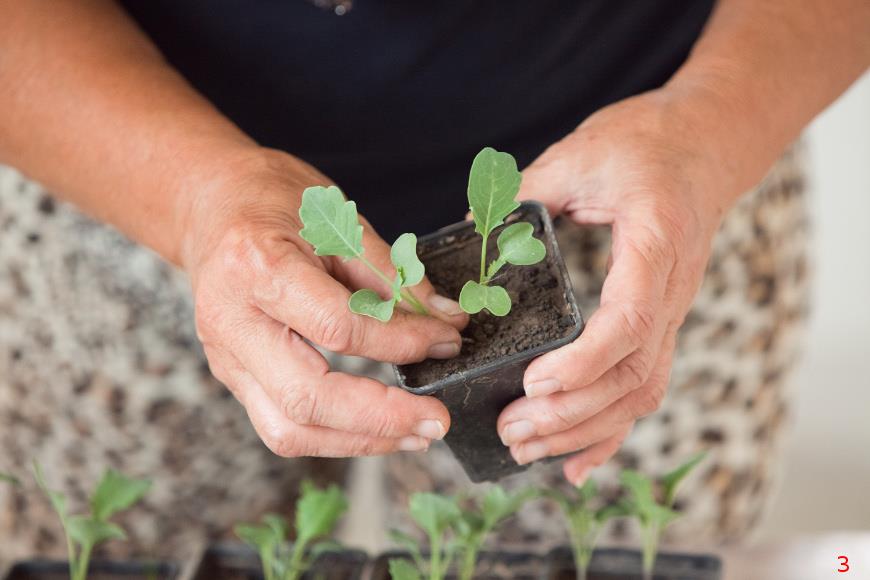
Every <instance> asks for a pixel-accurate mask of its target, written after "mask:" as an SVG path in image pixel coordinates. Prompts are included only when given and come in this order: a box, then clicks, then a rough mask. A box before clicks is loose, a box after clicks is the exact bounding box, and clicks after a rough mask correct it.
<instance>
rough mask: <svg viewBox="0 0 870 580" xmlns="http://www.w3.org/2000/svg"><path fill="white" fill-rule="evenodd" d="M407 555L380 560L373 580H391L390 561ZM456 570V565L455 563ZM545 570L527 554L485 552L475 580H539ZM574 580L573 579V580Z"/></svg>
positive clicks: (451, 578)
mask: <svg viewBox="0 0 870 580" xmlns="http://www.w3.org/2000/svg"><path fill="white" fill-rule="evenodd" d="M391 557H393V558H395V557H400V558H404V559H410V558H409V557H408V556H407V555H405V554H401V553H396V554H387V555H386V556H385V557H383V558H378V559H377V560H376V561H375V564H374V566H373V569H372V575H371V580H389V578H390V574H389V572H388V566H389V559H390V558H391ZM454 568H455V563H454ZM544 570H545V565H544V561H543V558H541V557H538V556H534V555H531V554H525V553H499V552H484V553H482V554H481V555H480V557H479V558H478V561H477V567H476V568H475V569H474V578H475V580H539V579H540V578H542V576H543V573H544ZM456 578H457V575H456V570H455V569H452V570H451V571H450V572H448V573H447V575H446V577H445V580H456ZM572 580H573V579H572Z"/></svg>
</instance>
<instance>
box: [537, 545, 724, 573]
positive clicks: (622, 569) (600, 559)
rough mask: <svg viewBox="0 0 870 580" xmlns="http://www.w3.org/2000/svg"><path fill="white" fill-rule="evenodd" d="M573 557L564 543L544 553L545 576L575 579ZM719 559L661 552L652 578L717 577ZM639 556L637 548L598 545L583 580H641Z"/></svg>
mask: <svg viewBox="0 0 870 580" xmlns="http://www.w3.org/2000/svg"><path fill="white" fill-rule="evenodd" d="M576 574H577V572H576V568H575V567H574V557H573V555H572V554H571V550H570V549H569V548H566V547H562V548H556V549H554V550H553V551H551V552H550V553H549V555H548V556H547V576H546V578H547V580H574V579H575V578H576ZM721 577H722V561H721V560H720V559H719V558H718V557H717V556H714V555H712V554H675V553H668V552H662V553H660V554H659V555H658V557H657V558H656V566H655V571H654V575H653V580H720V578H721ZM641 578H643V574H642V558H641V553H640V552H639V551H637V550H625V549H622V548H599V549H597V550H595V552H593V554H592V561H591V562H590V563H589V570H588V573H587V576H586V580H641Z"/></svg>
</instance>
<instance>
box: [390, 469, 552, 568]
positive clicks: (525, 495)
mask: <svg viewBox="0 0 870 580" xmlns="http://www.w3.org/2000/svg"><path fill="white" fill-rule="evenodd" d="M534 495H536V494H535V492H534V491H531V490H524V491H520V492H516V493H513V494H509V493H507V492H505V491H504V489H503V488H501V487H500V486H497V485H496V486H493V487H491V488H490V489H489V491H488V492H487V493H486V494H485V495H484V496H483V498H482V499H481V500H479V501H477V502H473V504H474V505H473V506H468V507H466V506H465V505H464V504H465V503H466V502H464V501H463V500H461V499H457V498H453V497H446V496H442V495H437V494H432V493H416V494H414V495H412V496H411V501H410V511H411V517H412V518H413V519H414V521H415V522H416V523H417V525H418V526H420V528H421V529H423V530H424V531H425V532H426V535H427V537H428V540H429V560H428V561H426V559H425V558H424V557H423V550H422V549H421V547H420V546H419V544H418V543H417V541H416V540H415V539H414V538H412V537H410V536H408V535H406V534H403V533H401V532H398V531H393V532H392V536H393V540H394V541H395V542H396V543H397V544H399V545H401V546H402V547H404V548H405V549H407V550H408V552H409V553H410V554H411V557H412V559H413V562H411V561H408V560H405V559H401V558H395V559H392V560H390V576H391V577H392V580H422V579H423V578H424V577H425V578H427V579H428V580H442V579H443V578H444V577H445V576H446V575H447V572H448V570H449V569H450V566H451V564H452V563H453V562H454V559H455V558H457V559H458V562H457V565H458V573H459V580H472V578H473V577H474V570H475V566H476V565H477V559H478V555H479V554H480V550H481V548H482V547H483V545H484V543H485V542H486V539H487V537H488V536H489V534H490V533H491V532H492V531H493V530H494V529H495V527H496V526H497V525H498V524H500V523H501V522H502V521H504V520H505V519H507V518H508V517H510V516H511V515H513V514H514V513H516V511H517V510H518V509H519V508H520V507H521V506H522V505H523V503H524V502H525V501H527V500H528V499H530V498H531V497H533V496H534ZM448 535H449V538H448ZM424 574H426V576H424Z"/></svg>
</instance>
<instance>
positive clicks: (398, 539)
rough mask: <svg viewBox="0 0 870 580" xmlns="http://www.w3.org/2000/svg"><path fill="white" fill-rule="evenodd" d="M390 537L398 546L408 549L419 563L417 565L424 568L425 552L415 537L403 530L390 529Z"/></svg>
mask: <svg viewBox="0 0 870 580" xmlns="http://www.w3.org/2000/svg"><path fill="white" fill-rule="evenodd" d="M390 539H391V540H392V541H393V543H394V544H396V545H397V546H399V547H401V548H402V549H404V550H407V551H408V553H409V554H411V557H412V558H413V559H414V562H416V563H417V567H418V568H420V569H421V570H422V568H423V562H424V560H423V552H422V551H421V550H420V544H418V543H417V540H416V539H415V538H413V537H412V536H410V535H408V534H406V533H405V532H403V531H401V530H390Z"/></svg>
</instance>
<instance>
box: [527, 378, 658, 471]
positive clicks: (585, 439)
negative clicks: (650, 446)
mask: <svg viewBox="0 0 870 580" xmlns="http://www.w3.org/2000/svg"><path fill="white" fill-rule="evenodd" d="M666 387H667V380H666V378H665V380H662V376H661V375H660V374H655V375H654V376H653V377H652V378H651V379H650V381H648V382H647V384H645V385H644V386H643V387H641V388H639V389H636V390H634V391H632V392H631V393H629V394H628V395H626V396H625V397H623V398H622V399H620V400H619V401H617V402H616V403H614V404H613V405H610V406H609V407H607V408H606V409H605V410H603V411H602V412H600V413H598V414H597V415H595V416H593V417H591V418H590V419H588V420H586V421H583V422H582V423H580V424H579V425H575V426H574V427H571V428H570V429H566V430H564V431H560V432H559V433H554V434H552V435H547V436H543V437H534V438H532V439H529V440H527V441H524V442H522V443H518V444H515V445H512V446H511V447H510V450H511V455H512V456H513V457H514V459H515V460H516V461H517V463H519V464H520V465H525V464H526V463H530V462H532V461H537V460H538V459H542V458H544V457H548V456H554V455H564V454H565V453H571V452H572V451H577V450H578V449H585V448H587V447H589V446H591V445H594V444H596V443H598V442H600V441H603V440H604V439H607V438H608V437H611V436H613V435H614V434H615V433H617V432H619V430H620V429H624V428H625V427H626V426H627V425H629V424H631V423H633V422H634V421H635V420H636V419H639V418H641V417H645V416H646V415H649V414H650V413H652V412H654V411H655V410H656V409H658V407H659V405H660V404H661V401H662V399H663V398H664V394H665V389H666Z"/></svg>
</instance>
